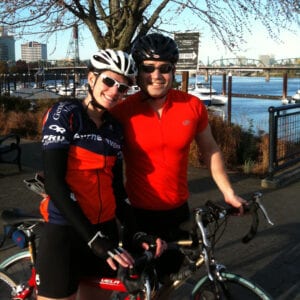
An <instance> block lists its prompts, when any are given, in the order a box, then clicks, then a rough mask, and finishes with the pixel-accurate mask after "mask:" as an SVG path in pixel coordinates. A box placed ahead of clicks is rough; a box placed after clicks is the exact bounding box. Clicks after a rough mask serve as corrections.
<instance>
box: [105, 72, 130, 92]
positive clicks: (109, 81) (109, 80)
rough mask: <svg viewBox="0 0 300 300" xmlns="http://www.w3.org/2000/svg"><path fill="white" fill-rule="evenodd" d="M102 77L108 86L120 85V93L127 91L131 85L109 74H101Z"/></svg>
mask: <svg viewBox="0 0 300 300" xmlns="http://www.w3.org/2000/svg"><path fill="white" fill-rule="evenodd" d="M100 77H101V78H102V82H103V83H104V84H105V85H107V86H108V87H113V86H115V85H116V86H117V87H118V92H119V93H125V92H126V91H127V90H128V89H129V86H128V85H127V84H125V83H121V82H119V81H117V80H115V79H113V78H111V77H109V76H107V75H104V74H103V75H100Z"/></svg>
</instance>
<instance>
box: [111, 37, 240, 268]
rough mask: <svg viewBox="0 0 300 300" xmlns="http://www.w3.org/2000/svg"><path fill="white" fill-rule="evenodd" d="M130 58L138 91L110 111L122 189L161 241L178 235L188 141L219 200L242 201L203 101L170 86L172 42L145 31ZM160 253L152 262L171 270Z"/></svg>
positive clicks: (145, 227) (185, 210)
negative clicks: (115, 123)
mask: <svg viewBox="0 0 300 300" xmlns="http://www.w3.org/2000/svg"><path fill="white" fill-rule="evenodd" d="M132 56H133V58H134V60H135V62H136V65H137V67H138V77H137V83H138V85H139V86H140V88H141V91H140V92H138V93H136V94H134V95H132V96H129V97H128V98H127V99H126V100H125V101H123V102H122V103H120V104H118V105H117V106H115V107H114V108H113V109H112V110H111V112H112V114H113V115H114V116H115V117H116V118H117V119H118V120H119V121H120V123H121V124H122V125H123V128H124V137H125V144H124V151H123V153H124V159H125V164H126V191H127V194H128V198H129V201H130V204H131V206H132V208H133V211H134V214H135V220H136V223H137V224H135V225H137V226H138V229H139V230H140V231H144V232H147V233H148V234H152V235H154V236H155V235H157V236H159V237H161V238H163V239H164V240H166V241H172V240H175V239H177V238H179V237H180V236H181V235H182V232H181V231H180V229H179V225H180V223H182V222H183V221H185V220H187V219H188V217H189V207H188V203H187V200H188V196H189V193H188V183H187V168H188V155H189V147H190V144H191V142H192V141H193V140H195V141H196V143H197V145H198V147H199V149H200V151H201V153H202V155H203V157H204V161H205V163H206V165H207V167H208V168H209V170H210V171H211V175H212V177H213V179H214V181H215V182H216V184H217V185H218V188H219V189H220V191H221V192H222V194H223V196H224V200H225V202H226V203H228V204H230V205H232V206H234V207H236V208H238V209H239V211H240V213H241V214H242V213H243V208H242V203H243V202H244V200H243V199H242V198H240V197H239V196H237V195H236V194H235V192H234V190H233V188H232V186H231V184H230V181H229V179H228V176H227V174H226V171H225V167H224V163H223V159H222V154H221V152H220V149H219V147H218V146H217V144H216V142H215V140H214V138H213V136H212V133H211V129H210V126H209V124H208V115H207V110H206V107H205V105H204V104H203V103H202V101H200V100H199V99H198V98H197V97H195V96H192V95H189V94H187V93H184V92H182V91H178V90H174V89H172V84H173V80H174V76H175V65H176V63H177V61H178V57H179V52H178V47H177V45H176V43H175V41H174V40H173V39H171V38H169V37H166V36H164V35H161V34H157V33H154V34H149V35H146V36H144V37H142V38H141V39H139V40H138V41H137V42H136V43H135V44H134V45H133V48H132ZM168 255H169V254H168ZM164 256H165V255H162V256H161V258H160V260H161V261H160V263H159V264H158V265H159V268H161V271H162V272H167V273H168V272H173V271H176V268H177V267H176V266H175V264H174V262H176V261H178V262H179V261H180V259H177V258H176V254H174V256H172V254H171V255H169V259H168V261H169V262H166V263H164V262H165V261H166V260H165V258H164ZM170 262H171V266H174V269H173V270H170V267H169V266H168V264H170ZM158 271H159V270H158Z"/></svg>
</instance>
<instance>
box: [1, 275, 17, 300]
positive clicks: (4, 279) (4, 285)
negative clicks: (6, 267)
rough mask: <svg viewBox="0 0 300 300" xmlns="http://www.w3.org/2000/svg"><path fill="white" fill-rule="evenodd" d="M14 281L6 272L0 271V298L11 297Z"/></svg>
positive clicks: (7, 298)
mask: <svg viewBox="0 0 300 300" xmlns="http://www.w3.org/2000/svg"><path fill="white" fill-rule="evenodd" d="M15 287H16V283H15V282H14V281H13V279H12V278H10V276H8V275H7V274H6V273H4V272H2V271H0V299H2V300H9V299H13V298H12V295H13V291H14V290H15Z"/></svg>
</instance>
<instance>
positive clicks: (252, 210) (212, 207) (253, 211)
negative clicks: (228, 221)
mask: <svg viewBox="0 0 300 300" xmlns="http://www.w3.org/2000/svg"><path fill="white" fill-rule="evenodd" d="M261 197H262V193H261V192H255V193H254V194H253V195H252V198H251V199H250V200H248V202H247V203H246V204H244V205H243V207H244V213H245V214H246V215H247V214H249V215H251V217H252V223H251V226H250V230H249V232H248V233H247V234H246V235H245V236H244V237H243V238H242V242H243V243H248V242H249V241H251V240H252V239H253V238H254V236H255V235H256V233H257V229H258V225H259V216H258V210H261V211H262V213H263V216H264V217H265V219H266V220H267V222H268V223H269V224H270V225H274V223H273V222H272V221H271V220H270V218H269V215H268V213H267V211H266V209H265V207H264V206H263V205H262V203H261ZM237 212H238V210H237V209H236V208H233V207H231V206H228V207H225V206H224V205H222V206H221V205H217V204H215V203H213V202H211V201H207V202H206V204H205V205H204V206H203V207H200V208H196V209H195V210H194V214H195V219H196V223H197V225H198V226H199V229H200V231H201V235H202V238H203V243H204V245H206V246H210V243H209V241H208V239H207V234H206V227H207V225H208V224H210V223H213V222H216V221H218V220H220V219H223V218H225V217H226V216H230V215H236V214H237Z"/></svg>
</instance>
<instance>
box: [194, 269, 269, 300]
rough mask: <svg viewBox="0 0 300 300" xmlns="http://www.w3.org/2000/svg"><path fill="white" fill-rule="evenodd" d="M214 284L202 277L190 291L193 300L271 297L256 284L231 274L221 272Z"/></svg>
mask: <svg viewBox="0 0 300 300" xmlns="http://www.w3.org/2000/svg"><path fill="white" fill-rule="evenodd" d="M221 274H222V275H221V276H222V279H219V278H216V282H213V281H211V280H209V278H208V276H204V277H203V278H202V279H200V280H199V281H198V282H197V284H196V285H195V287H194V289H193V291H192V299H194V300H217V299H220V300H236V299H243V300H259V299H261V300H271V299H272V297H271V296H270V295H269V294H268V293H267V292H265V291H264V290H263V289H262V288H261V287H259V286H258V285H257V284H254V283H252V282H250V281H249V280H247V279H245V278H243V277H241V276H239V275H236V274H232V273H227V272H222V273H221Z"/></svg>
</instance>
